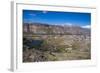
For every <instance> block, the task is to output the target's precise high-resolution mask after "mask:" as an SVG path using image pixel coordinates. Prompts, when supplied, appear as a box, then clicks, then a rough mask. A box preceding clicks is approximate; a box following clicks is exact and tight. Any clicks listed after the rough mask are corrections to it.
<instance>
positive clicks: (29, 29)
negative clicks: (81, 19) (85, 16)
mask: <svg viewBox="0 0 100 73" xmlns="http://www.w3.org/2000/svg"><path fill="white" fill-rule="evenodd" d="M23 32H24V33H34V34H64V35H65V34H66V35H90V29H86V28H82V27H80V26H68V25H63V26H60V25H50V24H42V23H30V24H29V23H24V25H23Z"/></svg>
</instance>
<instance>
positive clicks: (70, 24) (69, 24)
mask: <svg viewBox="0 0 100 73" xmlns="http://www.w3.org/2000/svg"><path fill="white" fill-rule="evenodd" d="M65 25H68V26H72V25H73V24H72V23H65Z"/></svg>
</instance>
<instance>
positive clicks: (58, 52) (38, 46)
mask: <svg viewBox="0 0 100 73" xmlns="http://www.w3.org/2000/svg"><path fill="white" fill-rule="evenodd" d="M38 27H41V28H38ZM38 27H36V28H38V31H37V30H36V31H37V32H38V33H39V32H41V33H49V34H36V31H35V30H34V32H35V33H32V30H33V29H32V30H31V32H29V30H28V29H29V28H28V29H26V26H25V29H24V30H25V31H24V32H23V33H24V34H23V62H42V61H63V60H84V59H90V58H91V38H90V34H89V33H90V32H89V31H90V30H89V31H87V30H88V29H86V31H85V29H82V28H81V29H82V30H81V29H80V28H79V29H78V27H77V28H76V27H71V28H73V29H75V30H74V32H73V30H70V29H71V28H69V27H66V28H69V30H70V31H69V30H68V31H67V33H69V34H67V33H66V34H61V33H63V32H60V33H59V34H58V32H57V31H56V30H54V29H52V27H50V26H41V25H39V26H38ZM45 27H46V28H45ZM47 27H49V28H51V29H50V30H49V29H48V32H47V31H46V32H45V30H42V28H43V29H46V30H47ZM61 28H62V27H61ZM61 28H60V26H59V28H58V29H57V30H59V31H60V30H61ZM26 30H27V31H26ZM39 30H40V31H39ZM41 30H42V31H41ZM51 30H52V31H51ZM77 30H80V31H81V32H76V31H77ZM62 31H65V32H66V30H62ZM53 32H54V33H56V32H57V34H50V33H53ZM76 33H77V34H76Z"/></svg>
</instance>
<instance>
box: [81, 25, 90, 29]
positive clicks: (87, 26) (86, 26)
mask: <svg viewBox="0 0 100 73" xmlns="http://www.w3.org/2000/svg"><path fill="white" fill-rule="evenodd" d="M82 28H88V29H90V28H91V26H90V25H85V26H82Z"/></svg>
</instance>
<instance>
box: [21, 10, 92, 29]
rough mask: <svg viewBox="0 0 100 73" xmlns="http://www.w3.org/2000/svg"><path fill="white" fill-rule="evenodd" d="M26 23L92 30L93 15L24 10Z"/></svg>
mask: <svg viewBox="0 0 100 73" xmlns="http://www.w3.org/2000/svg"><path fill="white" fill-rule="evenodd" d="M23 22H24V23H47V24H51V25H77V26H82V27H83V28H90V25H91V13H82V12H60V11H59V12H58V11H39V10H23Z"/></svg>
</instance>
